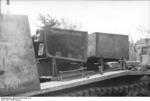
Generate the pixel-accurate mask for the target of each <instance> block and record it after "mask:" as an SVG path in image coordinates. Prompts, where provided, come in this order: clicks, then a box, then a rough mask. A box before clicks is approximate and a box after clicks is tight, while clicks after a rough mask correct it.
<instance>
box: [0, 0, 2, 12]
mask: <svg viewBox="0 0 150 101" xmlns="http://www.w3.org/2000/svg"><path fill="white" fill-rule="evenodd" d="M1 9H2V7H1V0H0V14H1Z"/></svg>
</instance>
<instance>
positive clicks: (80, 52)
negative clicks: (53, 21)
mask: <svg viewBox="0 0 150 101" xmlns="http://www.w3.org/2000/svg"><path fill="white" fill-rule="evenodd" d="M87 37H88V34H87V32H83V31H74V30H64V29H56V28H55V29H54V28H49V29H45V30H41V32H40V38H39V41H41V42H44V45H45V48H47V52H48V54H49V55H52V56H59V57H65V58H73V59H80V60H85V59H86V58H87V40H88V38H87ZM43 54H44V53H43ZM46 55H47V54H46Z"/></svg>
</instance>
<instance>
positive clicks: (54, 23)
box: [38, 14, 81, 30]
mask: <svg viewBox="0 0 150 101" xmlns="http://www.w3.org/2000/svg"><path fill="white" fill-rule="evenodd" d="M38 21H39V22H40V23H41V25H42V26H40V28H62V29H72V30H75V29H80V28H81V26H80V24H77V23H76V24H75V23H69V21H67V19H65V18H62V19H59V20H58V19H56V18H53V17H52V16H50V15H49V14H47V15H46V16H45V15H42V14H39V16H38Z"/></svg>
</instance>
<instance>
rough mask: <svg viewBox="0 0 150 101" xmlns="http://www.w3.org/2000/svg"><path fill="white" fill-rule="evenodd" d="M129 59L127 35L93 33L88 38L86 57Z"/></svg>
mask: <svg viewBox="0 0 150 101" xmlns="http://www.w3.org/2000/svg"><path fill="white" fill-rule="evenodd" d="M90 56H97V57H100V56H102V57H104V58H111V59H120V58H126V59H128V58H129V42H128V35H119V34H108V33H100V32H95V33H92V34H90V35H89V38H88V57H90Z"/></svg>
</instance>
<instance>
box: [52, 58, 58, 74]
mask: <svg viewBox="0 0 150 101" xmlns="http://www.w3.org/2000/svg"><path fill="white" fill-rule="evenodd" d="M52 75H53V76H56V75H57V64H56V58H55V57H53V58H52Z"/></svg>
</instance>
